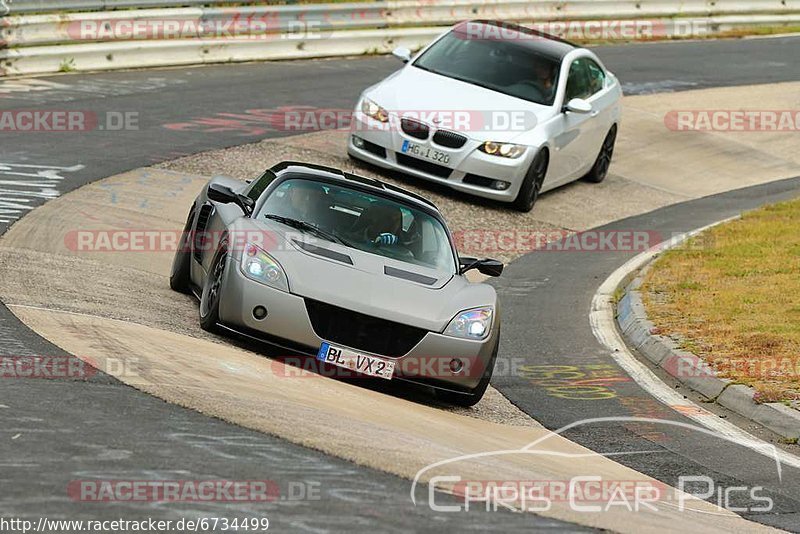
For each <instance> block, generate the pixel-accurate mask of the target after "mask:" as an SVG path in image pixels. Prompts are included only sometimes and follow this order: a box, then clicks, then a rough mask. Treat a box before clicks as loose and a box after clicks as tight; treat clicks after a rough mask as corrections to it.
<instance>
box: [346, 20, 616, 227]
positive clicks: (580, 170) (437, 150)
mask: <svg viewBox="0 0 800 534" xmlns="http://www.w3.org/2000/svg"><path fill="white" fill-rule="evenodd" d="M394 55H395V56H397V57H398V58H400V59H401V60H403V61H404V62H405V63H406V65H405V67H403V68H402V69H400V70H399V71H397V72H395V73H393V74H392V75H390V76H389V77H387V78H386V79H384V80H383V81H381V82H380V83H378V84H376V85H373V86H372V87H369V88H367V89H366V90H365V91H364V92H363V93H362V94H361V97H360V99H359V101H358V103H357V105H356V109H355V113H354V118H353V122H352V125H351V134H350V137H349V141H348V153H349V154H350V156H351V157H354V158H357V159H359V160H362V161H366V162H368V163H371V164H374V165H376V166H379V167H383V168H386V169H394V170H398V171H402V172H404V173H407V174H410V175H413V176H417V177H419V178H424V179H426V180H431V181H434V182H438V183H441V184H445V185H447V186H449V187H452V188H453V189H457V190H459V191H464V192H467V193H470V194H474V195H478V196H481V197H485V198H490V199H495V200H499V201H503V202H509V203H511V205H512V206H513V207H514V208H515V209H518V210H520V211H524V212H527V211H530V210H531V208H533V205H534V203H535V202H536V200H537V198H538V197H539V194H540V193H541V192H543V191H547V190H549V189H553V188H555V187H558V186H560V185H563V184H565V183H568V182H570V181H573V180H577V179H579V178H584V179H586V180H588V181H590V182H601V181H602V180H603V179H604V178H605V176H606V174H607V172H608V167H609V163H610V161H611V156H612V154H613V151H614V141H615V139H616V135H617V128H618V125H619V121H620V115H621V112H620V107H621V106H620V100H621V97H622V90H621V88H620V83H619V81H618V80H617V78H616V77H615V76H614V75H613V74H612V73H611V72H609V71H608V70H607V69H606V68H605V66H604V65H603V63H602V62H601V61H600V59H599V58H598V57H597V56H596V55H595V54H594V53H593V52H591V51H590V50H587V49H585V48H580V47H578V46H576V45H574V44H572V43H569V42H567V41H564V40H562V39H559V38H556V37H553V36H551V35H548V34H545V33H542V32H539V31H536V30H532V29H528V28H524V27H522V26H518V25H515V24H508V23H504V22H496V21H470V22H462V23H459V24H457V25H456V26H454V27H453V28H451V29H450V30H449V31H447V32H446V33H444V34H443V35H441V36H439V37H438V38H437V39H436V40H434V41H433V42H432V43H431V44H429V45H428V46H427V47H425V48H423V49H422V50H421V51H420V52H419V53H417V54H416V55H415V56H414V57H412V55H411V52H410V51H409V50H408V49H405V48H398V49H396V50H395V51H394Z"/></svg>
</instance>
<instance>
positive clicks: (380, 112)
mask: <svg viewBox="0 0 800 534" xmlns="http://www.w3.org/2000/svg"><path fill="white" fill-rule="evenodd" d="M361 111H362V112H363V113H364V114H365V115H367V116H369V117H372V118H373V119H375V120H376V121H380V122H389V113H388V112H387V111H386V110H385V109H383V108H382V107H380V106H379V105H378V104H376V103H375V102H373V101H372V100H370V99H369V98H366V97H364V98H363V99H362V100H361Z"/></svg>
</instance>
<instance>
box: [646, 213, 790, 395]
mask: <svg viewBox="0 0 800 534" xmlns="http://www.w3.org/2000/svg"><path fill="white" fill-rule="evenodd" d="M701 239H702V241H698V242H702V243H703V246H702V247H692V246H689V247H684V248H681V249H675V250H671V251H668V252H666V253H665V254H663V255H662V256H661V258H659V259H658V260H657V261H656V262H655V263H654V265H653V268H652V269H650V270H649V272H648V273H647V276H646V277H645V283H644V284H643V286H642V293H643V298H644V301H645V306H646V307H647V313H648V315H649V316H650V318H651V320H652V321H653V322H654V323H655V324H656V326H657V327H659V328H660V329H661V330H662V331H663V332H665V333H674V334H678V335H680V336H681V337H682V338H683V339H685V340H686V341H685V342H684V343H683V346H684V348H686V349H687V350H691V351H692V352H694V353H695V354H697V355H698V356H700V357H702V358H703V359H705V360H706V361H707V362H709V363H710V364H711V365H712V366H713V367H714V368H716V369H717V370H718V372H719V374H720V376H723V377H725V378H730V379H731V380H734V381H735V382H737V383H742V384H746V385H749V386H752V387H754V388H755V389H756V391H757V395H758V397H757V399H758V400H759V401H761V402H773V401H786V400H797V399H800V199H796V200H793V201H789V202H784V203H780V204H775V205H772V206H768V207H765V208H762V209H759V210H756V211H752V212H749V213H746V214H745V215H744V216H743V217H742V219H741V220H736V221H733V222H730V223H726V224H724V225H721V226H718V227H715V228H712V229H711V230H709V231H708V232H707V234H706V235H704V236H702V238H701ZM690 245H691V243H690ZM687 249H688V250H687Z"/></svg>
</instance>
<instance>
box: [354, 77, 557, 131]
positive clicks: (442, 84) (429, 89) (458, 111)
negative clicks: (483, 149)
mask: <svg viewBox="0 0 800 534" xmlns="http://www.w3.org/2000/svg"><path fill="white" fill-rule="evenodd" d="M364 96H366V97H367V98H369V99H371V100H373V101H374V102H375V103H377V104H378V105H379V106H381V107H383V108H385V109H386V110H387V111H388V112H389V114H390V115H392V116H393V117H394V118H395V119H396V120H399V119H400V117H401V116H411V117H415V118H419V119H421V120H422V121H423V122H426V123H428V124H431V123H432V122H433V120H432V119H434V118H436V119H438V120H439V121H440V122H439V123H438V124H436V125H437V126H438V127H441V128H447V129H453V130H456V131H458V132H460V133H463V134H464V135H467V136H468V137H471V138H472V139H475V140H478V141H489V140H492V141H512V140H513V139H514V138H516V137H517V136H519V135H521V134H523V133H524V132H527V131H530V130H532V129H533V128H535V127H536V125H537V124H539V123H540V122H542V121H544V120H547V119H548V118H550V117H552V116H553V114H554V112H553V108H551V107H548V106H542V105H539V104H535V103H533V102H529V101H527V100H522V99H520V98H516V97H513V96H509V95H504V94H502V93H498V92H496V91H493V90H491V89H486V88H484V87H480V86H478V85H473V84H471V83H467V82H462V81H460V80H456V79H453V78H448V77H446V76H442V75H439V74H434V73H432V72H428V71H425V70H422V69H419V68H416V67H413V66H410V67H406V68H403V69H401V70H399V71H398V72H395V73H394V74H392V75H391V76H389V77H388V78H386V79H385V80H383V81H382V82H380V83H378V84H376V85H374V86H372V87H370V88H369V89H367V90H366V91H364Z"/></svg>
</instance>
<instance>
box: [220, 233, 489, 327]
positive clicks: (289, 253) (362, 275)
mask: <svg viewBox="0 0 800 534" xmlns="http://www.w3.org/2000/svg"><path fill="white" fill-rule="evenodd" d="M234 227H236V228H233V229H232V230H234V231H252V230H257V231H262V232H266V234H267V235H268V236H270V238H271V237H272V236H274V237H275V239H274V240H273V239H269V240H268V241H270V242H271V243H272V246H268V247H264V248H266V249H267V252H269V254H270V255H272V256H273V257H274V258H275V259H276V260H278V262H279V263H280V264H281V266H282V267H283V269H284V271H285V272H286V276H287V277H288V279H289V289H290V291H291V293H293V294H295V295H298V296H302V297H305V298H310V299H314V300H318V301H321V302H325V303H328V304H332V305H334V306H338V307H340V308H346V309H348V310H353V311H357V312H360V313H364V314H366V315H371V316H374V317H380V318H383V319H387V320H390V321H395V322H399V323H403V324H407V325H411V326H416V327H418V328H424V329H426V330H431V331H441V330H443V329H444V328H445V327H446V326H447V324H448V322H449V321H450V320H451V319H452V318H453V317H454V316H455V315H456V314H457V313H458V312H459V311H462V310H465V309H469V308H474V307H477V306H487V305H492V306H494V305H495V301H496V293H495V290H494V288H493V287H491V286H489V285H487V284H474V283H470V282H469V281H467V280H466V279H465V278H464V277H463V276H457V275H454V274H453V273H447V272H442V271H436V270H433V269H428V268H425V267H421V266H417V265H413V264H410V263H406V262H402V261H397V260H392V259H390V258H385V257H383V256H379V255H377V254H371V253H368V252H363V251H360V250H357V249H353V248H349V247H345V246H342V245H339V244H336V243H332V242H329V241H325V240H322V239H315V238H314V237H313V236H309V235H306V234H301V233H300V232H299V231H297V230H294V229H289V228H287V227H286V226H284V225H282V224H279V223H277V222H274V221H254V220H253V219H249V218H241V219H238V220H237V221H236V223H234ZM303 244H306V247H305V250H304V248H303V246H302V245H303ZM308 244H310V245H312V246H311V247H308V246H307V245H308ZM314 247H316V248H314ZM309 250H310V251H309ZM331 253H332V254H331ZM329 256H346V257H348V258H349V259H350V261H351V262H352V265H350V264H348V263H346V262H345V261H341V260H343V258H341V257H340V259H332V258H331V257H329ZM386 267H389V270H390V271H392V269H397V270H399V271H402V273H398V272H394V271H393V272H394V275H393V276H392V275H388V274H386V272H385V269H386ZM398 274H399V275H400V276H409V277H412V278H416V277H418V276H423V277H427V278H430V279H431V280H426V281H425V282H431V283H430V284H428V283H421V282H418V281H412V280H407V279H405V278H400V277H398ZM432 280H435V281H432Z"/></svg>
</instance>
